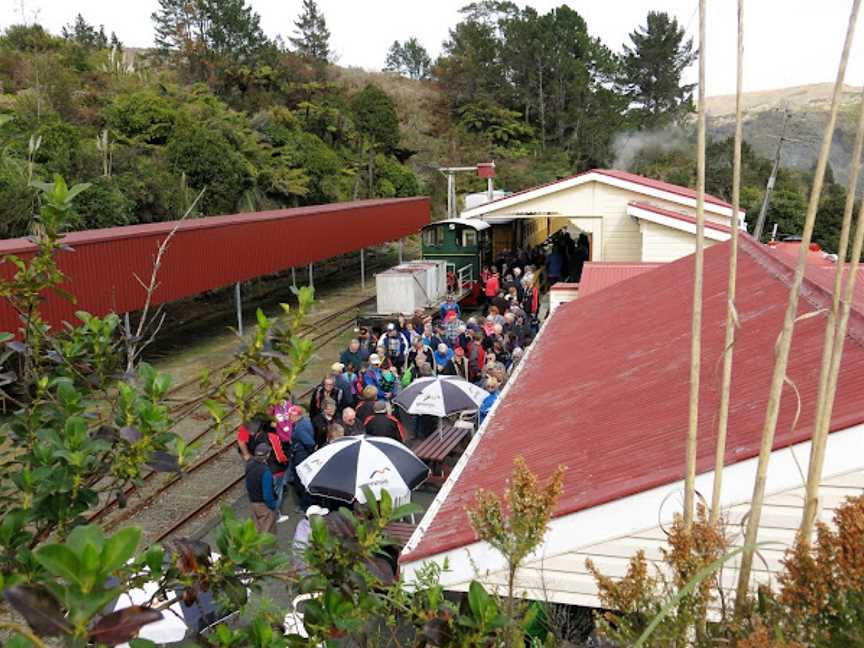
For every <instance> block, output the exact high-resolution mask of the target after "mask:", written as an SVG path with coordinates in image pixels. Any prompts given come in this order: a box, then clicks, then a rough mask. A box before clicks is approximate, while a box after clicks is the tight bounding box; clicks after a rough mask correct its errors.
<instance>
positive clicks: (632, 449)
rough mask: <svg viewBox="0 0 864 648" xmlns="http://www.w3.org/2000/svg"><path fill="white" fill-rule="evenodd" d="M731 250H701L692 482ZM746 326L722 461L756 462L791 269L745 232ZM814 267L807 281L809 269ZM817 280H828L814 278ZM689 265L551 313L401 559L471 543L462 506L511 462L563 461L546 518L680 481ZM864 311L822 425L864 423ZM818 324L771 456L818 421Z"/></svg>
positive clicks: (494, 487) (550, 464)
mask: <svg viewBox="0 0 864 648" xmlns="http://www.w3.org/2000/svg"><path fill="white" fill-rule="evenodd" d="M728 245H729V244H728V243H722V244H718V245H714V246H712V247H710V248H708V249H707V250H706V251H705V273H704V301H703V315H702V317H703V334H702V347H703V354H702V390H701V401H700V408H699V451H698V459H697V468H698V471H699V472H700V473H702V472H707V471H709V470H711V469H712V468H713V464H714V447H715V433H716V413H717V407H718V402H719V394H718V386H719V382H720V371H719V367H720V361H721V354H722V352H723V337H724V325H725V319H726V277H727V264H728ZM740 250H741V253H740V257H739V261H738V298H737V300H736V308H737V311H738V318H739V320H740V323H741V328H740V329H739V331H738V334H737V338H736V343H735V348H734V363H735V364H734V369H733V384H732V393H733V400H732V403H731V408H730V419H729V437H728V444H727V450H726V462H727V463H736V462H738V461H741V460H744V459H748V458H751V457H754V456H756V455H757V454H758V452H759V441H760V438H761V430H762V424H763V418H764V413H765V405H766V401H767V396H768V388H769V384H770V381H771V373H772V369H773V364H774V362H773V349H774V344H775V342H776V339H777V335H778V333H779V331H780V328H781V326H782V321H783V315H784V311H785V309H786V303H787V300H788V291H789V289H788V285H789V282H790V280H791V277H792V274H793V268H792V266H791V264H790V263H788V262H787V261H785V260H784V259H782V258H781V257H779V256H778V255H777V254H776V253H773V252H770V251H768V250H766V249H765V248H764V247H763V246H761V245H759V244H758V243H756V242H755V241H754V240H753V239H752V238H751V237H749V236H747V235H743V236H742V237H741V239H740ZM818 272H819V270H818V269H817V268H812V269H811V270H810V271H809V272H808V277H809V274H812V273H818ZM822 272H823V274H824V271H822ZM821 284H822V281H821V280H813V279H810V278H807V279H805V281H804V285H803V286H802V291H801V298H800V301H799V313H804V312H810V311H813V310H816V309H819V308H824V307H826V305H828V304H830V298H831V296H830V293H829V292H828V291H826V290H825V288H824V287H823V286H822V285H821ZM692 290H693V257H692V256H688V257H685V258H683V259H680V260H678V261H675V262H672V263H669V264H666V265H664V266H662V267H660V268H657V269H655V270H653V271H651V272H647V273H644V274H642V275H640V276H637V277H634V278H633V279H630V280H628V281H624V282H621V283H619V284H618V285H616V286H612V287H610V288H608V289H607V290H603V291H600V292H596V293H594V294H593V295H590V296H588V297H585V298H580V299H577V300H575V301H572V302H570V303H567V304H564V305H562V306H560V307H559V308H558V310H557V311H556V312H555V314H554V316H553V317H552V318H551V319H550V320H549V321H548V323H547V324H546V325H545V327H544V330H543V332H542V333H541V335H540V336H539V337H538V339H537V340H536V341H535V345H536V347H535V348H533V349H532V350H531V352H530V353H531V355H530V357H529V358H527V360H528V362H529V363H528V364H527V365H525V366H524V368H523V369H522V372H521V374H520V375H519V376H518V377H517V378H516V381H517V382H516V384H514V385H513V386H512V387H511V388H510V389H509V390H508V394H507V395H506V396H505V398H504V400H502V401H501V402H500V403H499V405H498V407H497V410H496V411H495V412H494V414H493V415H492V418H491V420H490V421H489V422H488V427H487V428H486V430H485V432H484V435H483V437H482V438H481V440H480V441H479V443H478V445H477V447H476V448H475V450H474V452H473V454H472V456H471V457H470V459H469V461H468V462H467V464H466V465H465V468H464V470H463V471H462V472H461V474H460V475H459V477H458V479H457V480H456V482H455V484H454V485H453V488H452V490H451V492H450V493H449V496H448V497H447V498H446V500H445V501H444V502H443V504H442V506H441V508H440V509H439V510H438V513H437V515H435V517H434V519H433V520H432V521H431V523H430V525H429V528H428V529H427V530H426V532H425V533H424V535H423V536H422V538H421V539H420V542H419V544H418V546H417V547H416V548H415V549H414V551H412V552H411V553H409V554H407V555H406V556H405V557H404V558H403V561H405V562H407V561H412V560H415V559H419V558H422V557H426V556H431V555H434V554H437V553H441V552H444V551H447V550H450V549H454V548H456V547H460V546H463V545H467V544H470V543H472V542H474V541H475V536H474V533H473V531H472V529H471V527H470V525H469V523H468V519H467V516H466V514H465V508H466V507H467V506H471V505H472V504H473V503H474V493H475V492H476V491H477V490H478V489H481V488H482V489H487V490H490V491H492V492H496V493H499V494H500V493H502V492H503V490H504V488H505V482H506V479H507V478H508V476H509V475H510V472H511V470H512V465H513V459H514V458H515V457H516V456H517V455H522V456H524V457H525V459H526V461H527V463H528V465H529V467H530V468H531V470H533V471H534V472H535V473H536V474H537V475H539V476H540V478H541V479H545V478H547V477H548V476H549V475H551V474H552V472H553V471H554V470H555V468H556V467H557V466H558V465H559V464H563V465H565V466H567V468H568V470H567V474H566V477H565V485H564V491H563V493H562V495H561V498H560V500H559V501H558V505H557V507H556V510H555V515H556V516H560V515H565V514H568V513H572V512H575V511H579V510H583V509H587V508H590V507H593V506H597V505H599V504H603V503H605V502H608V501H612V500H616V499H619V498H621V497H625V496H628V495H632V494H635V493H638V492H642V491H644V490H647V489H650V488H653V487H657V486H662V485H665V484H669V483H672V482H674V481H677V480H679V479H683V476H684V468H685V439H686V436H687V427H688V425H687V421H688V389H689V370H690V317H691V302H692ZM862 306H864V302H862V301H858V302H856V303H855V305H854V310H853V312H852V315H851V317H850V322H849V334H848V338H847V341H846V349H845V354H844V356H843V364H842V367H841V371H840V380H839V388H838V391H837V398H836V404H835V407H834V413H833V417H832V421H831V430H832V431H834V430H839V429H844V428H848V427H850V426H853V425H856V424H858V423H861V422H864V315H862V310H861V309H862ZM824 325H825V318H824V316H818V317H811V318H808V319H805V320H802V321H799V322H798V323H797V325H796V327H795V336H794V339H793V343H792V350H791V355H790V358H789V367H788V375H789V378H790V380H791V381H792V382H793V383H794V384H795V386H796V387H797V389H798V392H799V394H800V399H801V413H800V418H799V420H798V422H797V425H796V426H795V427H794V429H793V428H792V425H793V423H794V419H795V413H796V398H795V394H794V391H793V389H792V388H791V387H788V386H787V387H785V388H784V391H783V401H782V405H781V409H780V418H779V422H778V425H777V434H776V438H775V444H774V445H775V448H782V447H786V446H788V445H790V444H793V443H798V442H801V441H804V440H806V439H808V438H809V437H810V435H811V431H812V430H811V426H812V424H813V417H814V409H815V399H816V391H817V384H818V375H819V364H820V359H821V354H822V340H823V334H824Z"/></svg>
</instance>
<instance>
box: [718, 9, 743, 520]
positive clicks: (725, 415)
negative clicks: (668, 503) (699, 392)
mask: <svg viewBox="0 0 864 648" xmlns="http://www.w3.org/2000/svg"><path fill="white" fill-rule="evenodd" d="M743 84H744V0H738V68H737V73H736V85H735V149H734V153H733V158H732V218H733V219H734V223H732V236H731V237H730V239H729V278H728V284H727V288H726V337H725V342H724V344H723V377H722V380H721V383H720V412H719V414H718V416H717V448H716V451H715V456H714V484H713V488H712V491H711V523H712V524H716V523H717V521H718V520H719V519H720V493H721V489H722V487H723V466H724V465H725V464H726V432H727V429H728V426H729V394H730V385H731V384H732V347H733V346H734V345H735V327H736V325H737V317H736V315H735V287H736V281H737V273H738V227H739V222H738V209H739V206H740V201H741V139H742V122H743V107H742V100H741V98H742V95H743Z"/></svg>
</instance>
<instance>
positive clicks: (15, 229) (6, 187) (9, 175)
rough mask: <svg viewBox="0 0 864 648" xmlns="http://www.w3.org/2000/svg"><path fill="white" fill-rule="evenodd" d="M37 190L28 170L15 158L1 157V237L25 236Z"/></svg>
mask: <svg viewBox="0 0 864 648" xmlns="http://www.w3.org/2000/svg"><path fill="white" fill-rule="evenodd" d="M34 198H35V192H34V191H33V189H32V188H31V187H29V186H28V184H27V171H26V169H25V168H24V165H23V164H20V163H18V162H17V161H15V160H4V159H0V205H2V208H0V238H16V237H19V236H24V235H26V234H27V231H28V229H29V226H30V219H31V218H32V216H33V207H34Z"/></svg>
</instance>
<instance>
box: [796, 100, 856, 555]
mask: <svg viewBox="0 0 864 648" xmlns="http://www.w3.org/2000/svg"><path fill="white" fill-rule="evenodd" d="M862 149H864V95H862V101H861V112H860V114H859V117H858V132H857V133H856V134H855V146H854V149H853V153H852V165H851V166H850V169H849V186H848V187H847V194H846V205H845V209H844V211H843V226H842V228H841V230H840V245H839V248H838V250H837V270H836V271H835V273H834V292H833V295H832V297H833V298H832V301H831V311H830V312H829V313H828V318H827V322H826V323H825V341H824V343H823V347H822V365H821V367H820V369H819V392H818V396H817V399H816V419H815V424H814V426H813V443H812V448H811V450H810V466H809V468H808V471H807V494H806V497H805V500H804V514H803V515H802V517H801V527H800V529H799V532H800V536H801V539H802V540H803V541H804V542H806V543H807V544H808V545H809V544H810V540H811V536H812V534H813V525H814V523H815V521H816V516H817V514H818V513H819V484H820V482H821V481H822V466H823V463H824V461H825V445H826V444H827V441H828V428H829V426H830V422H831V414H832V412H833V410H834V396H835V394H836V392H837V378H838V375H839V373H840V360H841V359H842V357H843V342H844V341H845V339H846V325H847V324H848V322H849V305H850V303H851V301H852V294H853V293H852V291H853V289H854V287H855V279H856V278H857V272H858V260H859V259H860V258H861V245H862V238H864V222H862V211H861V210H859V212H858V224H857V225H856V229H855V241H854V243H853V246H852V247H853V250H852V262H851V264H850V265H849V268H848V272H845V285H844V281H843V280H844V271H845V270H846V269H847V268H846V253H847V252H848V247H849V233H850V230H851V229H852V212H853V211H854V209H855V197H856V189H857V187H858V175H859V173H860V172H861V153H862ZM841 293H842V300H843V302H842V305H841ZM841 307H842V313H841Z"/></svg>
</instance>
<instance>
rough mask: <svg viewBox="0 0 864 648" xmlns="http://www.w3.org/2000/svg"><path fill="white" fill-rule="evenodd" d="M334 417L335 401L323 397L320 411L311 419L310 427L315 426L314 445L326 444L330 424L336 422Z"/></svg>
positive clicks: (321, 446)
mask: <svg viewBox="0 0 864 648" xmlns="http://www.w3.org/2000/svg"><path fill="white" fill-rule="evenodd" d="M338 422H339V419H338V418H337V417H336V402H335V401H334V400H333V399H330V398H325V399H324V404H323V407H322V409H321V412H319V414H318V415H317V416H316V417H314V418H313V419H312V427H314V428H315V445H316V446H317V447H319V448H323V447H324V446H325V445H327V434H328V432H329V430H330V426H331V425H332V424H333V423H338Z"/></svg>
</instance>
